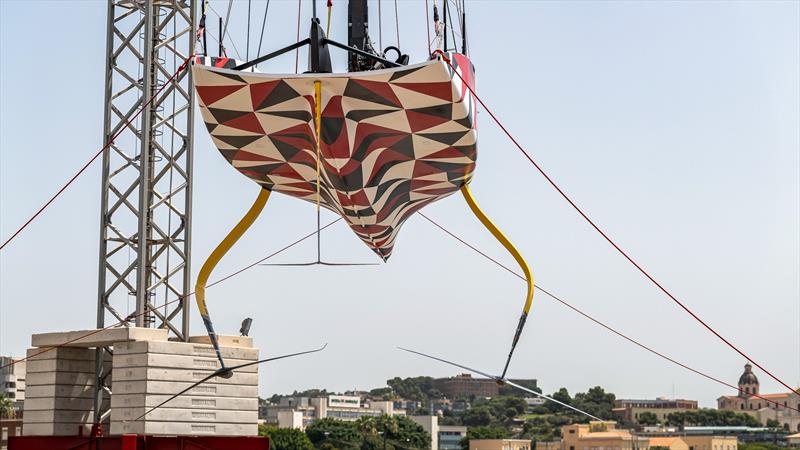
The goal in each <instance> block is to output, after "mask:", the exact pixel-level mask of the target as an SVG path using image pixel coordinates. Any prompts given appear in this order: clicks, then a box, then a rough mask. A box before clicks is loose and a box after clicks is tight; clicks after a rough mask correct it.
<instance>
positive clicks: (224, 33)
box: [222, 0, 446, 42]
mask: <svg viewBox="0 0 800 450" xmlns="http://www.w3.org/2000/svg"><path fill="white" fill-rule="evenodd" d="M445 1H446V0H445ZM231 9H233V0H228V11H227V12H226V13H225V25H224V26H223V27H222V41H223V42H224V41H225V36H227V35H228V23H229V22H230V20H231ZM231 40H233V39H231Z"/></svg>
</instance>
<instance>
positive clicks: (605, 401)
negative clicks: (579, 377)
mask: <svg viewBox="0 0 800 450" xmlns="http://www.w3.org/2000/svg"><path fill="white" fill-rule="evenodd" d="M615 399H616V396H615V395H614V394H612V393H610V392H606V391H605V390H604V389H603V388H602V387H600V386H595V387H593V388H591V389H589V390H588V391H586V392H585V393H583V392H579V393H577V394H575V398H574V399H572V405H573V406H575V407H576V408H578V409H580V410H583V411H586V412H588V413H589V414H591V415H593V416H596V417H599V418H601V419H605V420H609V419H613V418H614V413H613V412H612V410H613V409H614V400H615ZM575 414H577V413H575ZM581 416H582V417H584V418H585V417H586V416H584V415H582V414H581ZM586 420H588V419H586Z"/></svg>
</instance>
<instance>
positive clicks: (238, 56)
mask: <svg viewBox="0 0 800 450" xmlns="http://www.w3.org/2000/svg"><path fill="white" fill-rule="evenodd" d="M208 9H210V10H211V12H213V13H214V14H216V15H217V17H218V18H220V19H222V15H221V14H220V13H218V12H217V10H216V9H214V7H213V6H211V4H209V5H208ZM223 28H224V27H223ZM207 29H208V28H207V27H206V30H207ZM226 33H227V31H225V32H224V33H223V34H222V36H221V37H225V34H226ZM212 37H213V36H212ZM228 37H230V36H228ZM215 39H216V38H215ZM229 40H230V42H231V45H232V46H233V52H234V53H236V58H237V59H242V54H241V53H239V48H238V47H236V42H235V41H234V40H233V39H229ZM217 42H219V43H221V44H222V48H223V49H225V40H224V39H219V40H218V41H217Z"/></svg>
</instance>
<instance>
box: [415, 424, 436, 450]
mask: <svg viewBox="0 0 800 450" xmlns="http://www.w3.org/2000/svg"><path fill="white" fill-rule="evenodd" d="M408 418H409V419H411V420H413V421H414V422H415V423H416V424H417V425H419V426H421V427H422V429H423V430H425V432H427V433H428V434H429V435H430V436H431V449H433V450H436V449H438V448H439V416H408Z"/></svg>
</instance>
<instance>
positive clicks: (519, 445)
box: [469, 439, 531, 450]
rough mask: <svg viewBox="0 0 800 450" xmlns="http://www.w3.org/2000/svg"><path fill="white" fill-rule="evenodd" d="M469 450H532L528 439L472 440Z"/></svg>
mask: <svg viewBox="0 0 800 450" xmlns="http://www.w3.org/2000/svg"><path fill="white" fill-rule="evenodd" d="M469 450H531V441H530V440H527V439H470V440H469Z"/></svg>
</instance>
